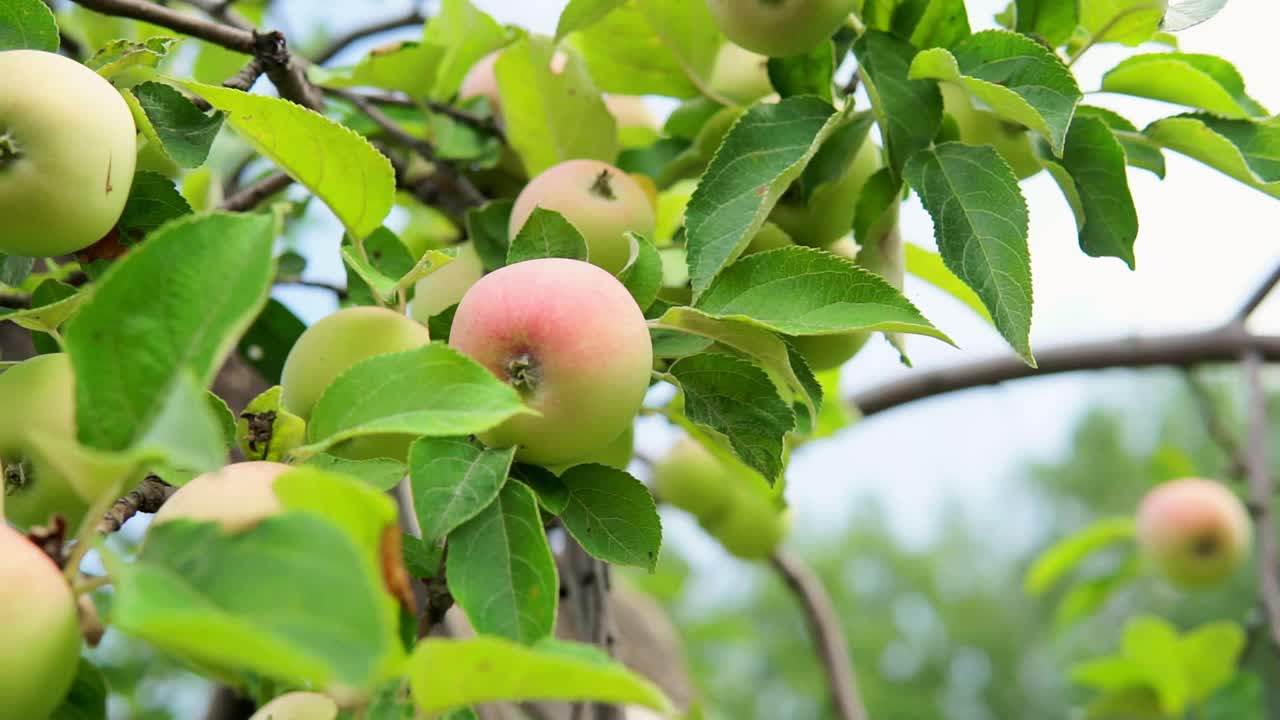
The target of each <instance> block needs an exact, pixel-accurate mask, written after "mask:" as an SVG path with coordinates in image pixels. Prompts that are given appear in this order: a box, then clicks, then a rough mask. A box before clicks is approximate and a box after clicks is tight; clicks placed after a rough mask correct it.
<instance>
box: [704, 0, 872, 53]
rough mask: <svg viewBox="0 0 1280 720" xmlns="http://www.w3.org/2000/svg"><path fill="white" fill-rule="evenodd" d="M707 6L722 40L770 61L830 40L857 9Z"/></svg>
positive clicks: (802, 4) (782, 3) (809, 2)
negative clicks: (729, 41) (772, 58)
mask: <svg viewBox="0 0 1280 720" xmlns="http://www.w3.org/2000/svg"><path fill="white" fill-rule="evenodd" d="M690 1H691V2H696V0H690ZM706 3H707V9H709V10H710V11H711V16H712V18H713V19H714V20H715V23H716V25H718V26H719V27H720V32H722V33H724V35H725V37H727V38H729V40H731V41H733V42H735V43H737V44H739V45H741V46H742V47H744V48H746V49H748V50H750V51H752V52H758V53H761V54H762V55H768V56H770V57H789V56H791V55H801V54H804V53H806V52H808V51H809V50H811V49H813V47H814V46H815V45H817V44H818V43H820V42H822V41H824V40H826V39H827V38H829V37H831V35H832V34H833V33H834V32H835V31H836V30H837V29H838V28H839V27H840V26H841V25H843V24H844V22H845V21H846V20H847V19H848V17H849V14H850V13H852V12H853V10H854V7H855V6H857V5H858V1H857V0H706Z"/></svg>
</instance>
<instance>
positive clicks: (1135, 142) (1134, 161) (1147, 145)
mask: <svg viewBox="0 0 1280 720" xmlns="http://www.w3.org/2000/svg"><path fill="white" fill-rule="evenodd" d="M1086 116H1087V117H1093V118H1097V119H1099V120H1101V121H1102V122H1103V123H1104V124H1106V126H1107V127H1109V128H1111V134H1112V135H1114V136H1115V138H1116V140H1118V141H1120V147H1122V148H1124V159H1125V162H1126V163H1128V164H1129V165H1131V166H1133V167H1136V168H1142V169H1143V170H1148V171H1150V172H1152V173H1154V174H1155V176H1156V177H1158V178H1160V179H1161V180H1163V179H1164V153H1163V152H1162V151H1161V150H1160V146H1159V145H1157V144H1156V143H1155V142H1154V141H1152V140H1151V138H1149V137H1147V136H1146V135H1143V134H1142V133H1140V132H1138V128H1136V127H1134V125H1133V123H1131V122H1129V121H1128V120H1127V119H1126V118H1124V117H1122V116H1121V115H1119V114H1118V113H1115V112H1112V111H1111V110H1108V109H1106V108H1100V107H1094V106H1091V105H1081V106H1080V107H1078V108H1076V117H1086Z"/></svg>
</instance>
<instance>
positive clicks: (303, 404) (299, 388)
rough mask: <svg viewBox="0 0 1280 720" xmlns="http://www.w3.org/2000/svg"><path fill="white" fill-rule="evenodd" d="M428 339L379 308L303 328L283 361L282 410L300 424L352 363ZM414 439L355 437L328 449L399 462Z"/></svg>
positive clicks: (345, 313)
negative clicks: (299, 419)
mask: <svg viewBox="0 0 1280 720" xmlns="http://www.w3.org/2000/svg"><path fill="white" fill-rule="evenodd" d="M430 341H431V337H430V336H429V334H428V333H427V328H426V326H425V325H422V324H421V323H417V322H414V321H413V320H412V319H410V318H408V317H406V316H404V315H401V314H400V313H397V312H394V311H392V310H388V309H386V308H378V307H352V308H346V309H343V310H339V311H338V312H336V313H334V314H332V315H329V316H328V317H325V318H322V319H321V320H320V321H319V322H317V323H316V324H315V325H312V326H311V327H309V328H307V329H306V331H305V332H303V333H302V335H301V336H299V337H298V340H297V342H295V343H294V344H293V348H292V349H290V350H289V355H288V356H287V357H286V358H285V361H284V369H283V370H282V371H281V379H280V386H281V390H282V391H283V392H282V398H281V399H282V401H283V404H284V409H285V410H288V411H289V412H291V413H293V414H294V415H297V416H298V417H301V418H302V419H304V420H309V419H310V418H311V411H312V409H313V408H314V407H315V405H316V401H317V400H319V399H320V395H321V393H323V392H324V390H325V388H327V387H328V386H329V384H330V383H332V382H333V381H334V380H335V379H336V378H337V377H338V376H339V375H341V374H342V373H344V372H346V371H347V370H349V369H350V368H351V366H352V365H355V364H356V363H358V362H360V361H361V360H366V359H368V358H371V357H373V356H374V355H382V354H385V353H393V352H403V351H405V350H413V349H414V348H418V347H421V346H423V345H426V344H427V343H428V342H430ZM412 441H413V438H411V437H407V436H402V435H386V436H377V435H375V436H369V437H359V438H354V439H351V440H348V441H346V442H344V443H341V444H339V445H337V446H335V447H334V448H332V449H331V450H330V452H332V453H334V454H335V455H340V456H342V457H347V458H351V459H353V460H360V459H367V458H373V457H390V458H395V459H398V460H403V459H404V458H405V457H406V456H407V455H408V449H409V443H411V442H412Z"/></svg>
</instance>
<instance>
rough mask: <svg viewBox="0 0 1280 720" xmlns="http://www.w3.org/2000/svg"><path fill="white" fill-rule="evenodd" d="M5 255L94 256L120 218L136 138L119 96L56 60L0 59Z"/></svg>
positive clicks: (98, 79)
mask: <svg viewBox="0 0 1280 720" xmlns="http://www.w3.org/2000/svg"><path fill="white" fill-rule="evenodd" d="M0 78H4V81H3V82H0V218H2V220H0V253H6V254H9V255H26V256H32V257H46V256H52V255H65V254H67V253H72V252H75V251H76V250H80V249H82V248H84V247H87V246H89V245H91V244H93V243H95V242H97V241H98V240H100V239H101V238H102V237H103V236H104V235H106V234H107V232H108V231H109V230H111V228H113V227H114V226H115V224H116V221H117V220H119V219H120V213H121V211H123V210H124V203H125V200H126V199H127V198H128V197H129V186H130V185H131V184H132V182H133V169H134V164H135V163H136V162H137V155H138V141H137V130H136V129H135V127H134V124H133V114H132V113H130V112H129V106H128V105H125V102H124V100H123V99H122V98H121V97H120V93H119V92H117V91H116V89H115V88H114V87H112V86H111V83H109V82H107V81H106V80H104V79H103V78H102V76H100V75H98V74H97V73H95V72H94V71H92V70H90V69H89V68H87V67H85V66H84V65H81V64H80V63H78V62H76V61H74V60H70V59H68V58H65V57H63V56H61V55H58V54H56V53H49V52H41V51H38V50H7V51H4V52H0Z"/></svg>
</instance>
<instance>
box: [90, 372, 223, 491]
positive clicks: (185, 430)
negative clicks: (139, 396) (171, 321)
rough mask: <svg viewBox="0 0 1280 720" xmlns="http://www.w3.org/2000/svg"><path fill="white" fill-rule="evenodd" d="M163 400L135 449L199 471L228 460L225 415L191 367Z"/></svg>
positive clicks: (171, 386)
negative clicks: (211, 399) (215, 406)
mask: <svg viewBox="0 0 1280 720" xmlns="http://www.w3.org/2000/svg"><path fill="white" fill-rule="evenodd" d="M77 384H78V383H77ZM162 402H163V405H161V406H160V410H159V412H158V413H157V414H156V417H155V420H154V421H153V422H152V423H151V424H150V425H148V426H147V427H146V429H145V431H144V432H143V433H142V435H141V436H140V437H139V438H138V439H137V440H136V442H134V443H133V447H134V448H136V449H137V450H138V451H140V452H141V453H144V454H148V455H149V454H150V453H155V454H156V456H157V457H158V458H159V459H161V460H163V461H164V462H165V463H167V464H169V465H173V466H175V467H177V468H178V469H180V470H189V471H192V472H196V473H201V472H209V471H211V470H214V469H216V468H218V467H220V466H221V465H223V464H224V463H225V462H226V457H227V450H228V442H227V437H226V429H225V425H224V420H225V418H222V417H219V416H218V415H217V414H216V412H217V410H215V408H214V407H213V406H212V405H211V404H210V403H209V401H208V394H207V393H206V392H205V390H204V388H203V387H202V386H201V385H200V383H199V381H197V380H196V378H195V375H194V374H193V373H192V372H191V370H190V369H189V368H183V369H181V371H180V373H179V374H178V376H177V377H176V378H175V379H174V381H173V382H172V383H171V384H170V386H169V387H168V388H167V392H166V393H165V395H164V397H163V398H162ZM223 407H224V408H225V404H224V406H223ZM221 409H222V408H219V409H218V410H221Z"/></svg>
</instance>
